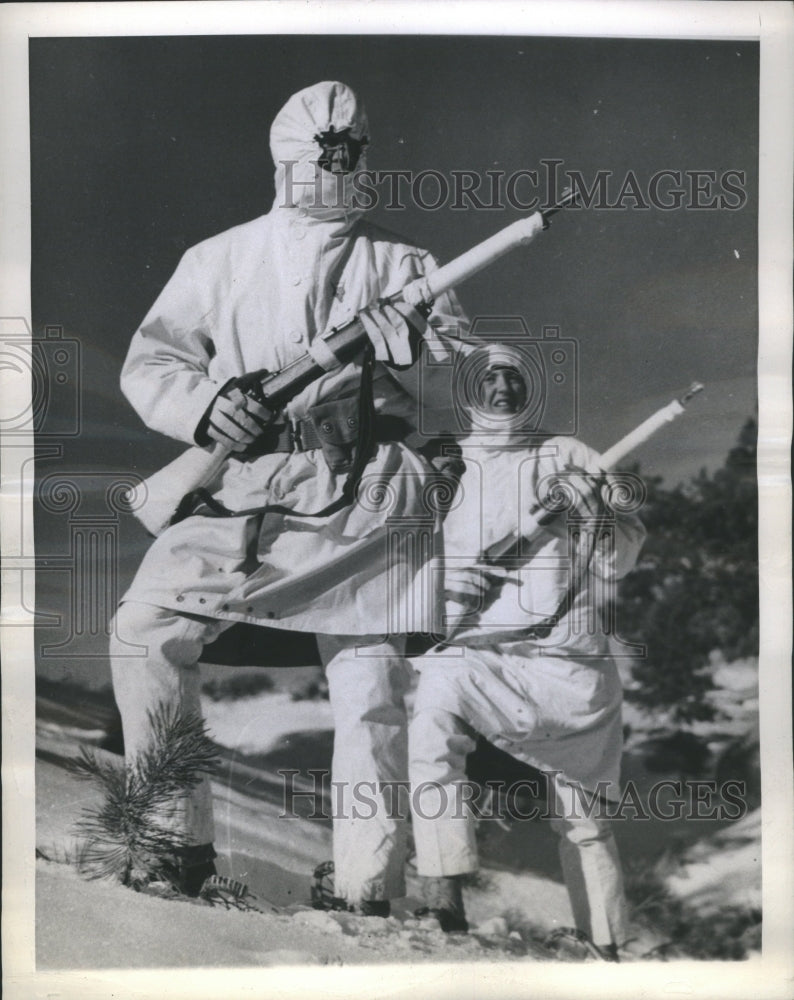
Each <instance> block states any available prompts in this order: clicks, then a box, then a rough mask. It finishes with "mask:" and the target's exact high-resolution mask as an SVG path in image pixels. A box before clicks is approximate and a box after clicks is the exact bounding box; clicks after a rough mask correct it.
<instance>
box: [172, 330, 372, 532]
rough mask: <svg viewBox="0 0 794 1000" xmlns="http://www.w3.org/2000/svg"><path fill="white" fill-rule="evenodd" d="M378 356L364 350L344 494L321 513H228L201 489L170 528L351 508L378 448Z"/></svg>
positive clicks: (266, 509) (188, 497)
mask: <svg viewBox="0 0 794 1000" xmlns="http://www.w3.org/2000/svg"><path fill="white" fill-rule="evenodd" d="M374 365H375V356H374V351H373V348H372V347H369V346H368V347H367V348H365V350H364V357H363V359H362V364H361V383H360V388H359V406H358V418H359V419H358V426H359V436H358V440H357V442H356V449H355V454H354V457H353V464H352V466H351V468H350V471H349V472H348V474H347V479H346V480H345V483H344V485H343V487H342V492H341V493H340V494H339V496H338V497H336V499H335V500H332V501H331V503H329V504H326V506H325V507H323V508H322V510H317V511H299V510H293V509H292V508H291V507H285V506H284V505H283V504H263V505H262V506H260V507H247V508H246V509H245V510H229V508H228V507H227V506H226V505H225V504H223V503H221V501H220V500H216V499H215V497H214V496H213V495H212V494H211V493H210V491H209V490H207V489H205V488H204V487H200V488H199V489H196V490H191V491H190V493H186V494H185V496H183V497H182V499H181V500H180V502H179V506H178V507H177V509H176V512H175V513H174V516H173V517H172V518H171V521H170V524H178V523H179V522H180V521H184V520H185V518H186V517H191V516H192V515H194V514H199V515H201V516H202V517H253V516H255V515H260V514H261V515H265V514H284V515H289V516H290V517H330V516H331V515H332V514H336V513H337V511H340V510H342V509H343V508H344V507H349V506H350V504H352V503H353V500H354V499H355V493H356V489H357V487H358V484H359V482H360V481H361V476H362V474H363V472H364V469H365V467H366V465H367V462H369V460H370V458H371V457H372V449H373V446H374V444H375V421H374V402H373V395H372V379H373V368H374Z"/></svg>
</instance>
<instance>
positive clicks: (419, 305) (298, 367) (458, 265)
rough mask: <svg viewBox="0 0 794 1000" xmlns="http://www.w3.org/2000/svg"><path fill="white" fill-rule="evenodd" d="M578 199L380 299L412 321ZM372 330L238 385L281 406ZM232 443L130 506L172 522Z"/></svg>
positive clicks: (341, 330)
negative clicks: (413, 315)
mask: <svg viewBox="0 0 794 1000" xmlns="http://www.w3.org/2000/svg"><path fill="white" fill-rule="evenodd" d="M574 201H575V195H574V194H572V192H570V191H566V192H564V193H563V195H562V197H561V198H560V201H559V202H557V204H555V205H553V206H552V207H551V208H548V209H546V210H545V211H542V212H535V213H534V214H533V215H531V216H529V217H528V218H526V219H519V221H518V222H514V223H512V224H511V225H509V226H506V227H505V228H504V229H502V230H500V231H499V232H498V233H495V234H494V235H493V236H491V237H489V239H487V240H484V241H483V242H482V243H478V244H477V245H476V246H474V247H472V248H471V249H470V250H467V251H466V253H464V254H461V256H460V257H456V258H455V259H454V260H452V261H450V262H449V263H448V264H446V265H444V266H443V267H440V268H439V269H438V270H436V271H434V272H433V273H432V274H429V275H426V276H424V277H421V278H417V279H416V280H415V281H412V282H410V283H409V284H408V285H406V286H405V287H404V288H403V289H401V290H400V291H398V292H396V293H395V294H394V295H392V296H390V297H389V298H388V299H386V300H381V302H379V303H378V305H382V304H383V302H384V301H385V302H388V303H390V304H391V305H394V306H395V308H396V309H397V310H398V312H400V313H401V314H402V315H403V316H404V317H405V318H406V319H407V321H408V322H409V323H410V317H411V312H412V310H417V311H422V310H424V311H425V312H426V313H427V312H429V310H430V308H431V306H432V304H433V301H434V300H435V299H436V298H437V296H439V295H441V294H442V293H443V292H446V291H449V290H450V289H451V288H454V287H455V286H456V285H459V284H461V282H463V281H466V280H467V279H468V278H470V277H472V275H474V274H476V273H477V272H478V271H481V270H482V269H483V268H485V267H488V266H489V265H490V264H493V263H494V262H495V261H496V260H498V259H499V258H500V257H502V256H504V255H505V254H506V253H508V252H509V251H510V250H513V249H515V248H516V247H518V246H526V245H527V244H528V243H531V242H532V240H533V239H534V238H535V236H537V234H538V233H539V232H541V231H542V230H544V229H548V227H549V219H550V217H551V216H552V215H554V214H555V212H558V211H559V210H560V209H562V208H567V207H568V206H569V205H572V204H573V203H574ZM367 341H368V335H367V333H366V330H365V329H364V326H363V324H362V322H361V320H360V319H359V318H358V316H353V317H352V318H351V319H349V320H348V321H347V322H346V323H344V324H342V325H340V326H338V327H334V328H333V329H331V330H330V331H329V332H328V333H326V334H325V335H324V336H322V337H318V338H317V339H316V340H315V341H314V343H313V344H312V345H311V348H310V349H309V351H307V352H306V354H303V355H302V356H301V357H299V358H296V360H295V361H291V362H290V363H289V364H288V365H285V367H284V368H282V369H281V370H280V371H277V372H273V373H270V372H267V371H264V370H263V371H260V372H253V373H250V374H248V375H245V376H243V378H242V379H241V380H239V381H238V383H237V387H238V388H241V389H242V391H245V392H248V393H250V394H251V395H252V396H253V397H254V398H255V399H256V400H258V401H259V402H260V403H262V404H263V405H264V406H266V407H267V408H268V409H269V410H272V411H273V412H276V411H278V410H280V409H281V408H282V407H284V406H285V405H286V404H287V403H288V402H289V401H290V400H291V399H293V398H294V397H295V396H297V395H298V393H300V392H302V391H303V389H305V388H306V386H308V385H310V384H311V383H312V382H314V381H315V380H316V379H318V378H319V377H320V376H321V375H323V374H324V373H325V372H327V371H331V370H332V369H334V368H337V367H339V366H341V365H344V364H346V363H347V362H349V361H351V360H352V359H353V358H354V357H355V356H356V355H357V354H358V353H359V351H360V350H361V349H362V347H363V346H364V345H365V344H366V343H367ZM230 451H231V450H230V448H229V447H227V446H226V445H223V444H219V443H216V444H214V445H213V446H212V447H209V448H198V447H196V448H190V449H188V450H187V451H186V452H185V453H184V454H182V455H180V456H179V458H177V459H175V460H174V461H173V462H171V463H169V464H168V465H167V466H165V468H163V469H161V470H160V471H159V472H156V473H155V474H154V475H152V476H149V478H148V479H146V480H144V482H143V484H142V486H141V487H140V491H141V495H138V494H137V490H134V491H132V494H133V495H132V496H130V508H131V510H132V511H133V513H134V514H135V516H136V517H137V518H138V520H139V521H140V522H141V523H142V524H143V526H144V527H145V528H146V529H147V530H148V531H149V532H151V533H152V534H153V535H159V534H160V533H161V532H162V531H164V530H165V528H167V527H168V525H169V524H170V523H171V519H172V517H173V515H174V513H175V512H176V510H177V508H178V506H179V502H180V500H181V499H182V497H183V496H184V495H185V494H186V493H189V492H191V491H192V490H195V489H198V488H199V487H201V486H204V485H205V484H206V483H208V482H210V481H211V480H212V479H213V478H214V477H215V476H216V475H217V473H218V471H219V470H220V469H221V467H222V466H223V464H224V462H226V460H227V459H228V458H229V455H230Z"/></svg>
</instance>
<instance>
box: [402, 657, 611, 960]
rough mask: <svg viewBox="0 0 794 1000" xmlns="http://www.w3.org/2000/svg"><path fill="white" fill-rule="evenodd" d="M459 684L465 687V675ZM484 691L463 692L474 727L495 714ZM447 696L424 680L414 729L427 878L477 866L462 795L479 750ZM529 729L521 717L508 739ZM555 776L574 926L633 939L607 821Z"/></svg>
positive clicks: (417, 817) (420, 851) (421, 853)
mask: <svg viewBox="0 0 794 1000" xmlns="http://www.w3.org/2000/svg"><path fill="white" fill-rule="evenodd" d="M460 683H461V684H465V678H464V677H460ZM458 686H459V687H460V685H458ZM483 688H484V686H482V687H481V686H480V685H477V684H471V685H467V686H466V689H465V692H461V693H463V694H464V695H465V703H466V710H467V712H468V711H469V710H471V719H472V722H474V723H475V725H476V724H477V722H478V721H479V719H486V718H488V715H489V713H492V711H493V703H492V701H491V698H490V694H491V693H490V692H488V691H487V689H483ZM442 693H443V688H441V687H439V686H437V685H434V686H433V688H432V691H431V689H430V685H428V686H427V688H426V690H424V691H423V687H422V682H421V680H420V686H419V691H418V693H417V699H416V705H415V709H414V715H413V718H412V721H411V724H410V727H409V747H410V757H409V775H410V782H411V807H412V817H413V835H414V840H415V844H416V865H417V870H418V872H419V874H420V875H423V876H440V875H461V874H464V873H466V872H472V871H476V870H477V868H478V855H477V843H476V840H475V822H476V821H475V816H474V813H473V810H472V808H471V805H470V804H469V802H468V801H467V793H466V792H465V791H464V786H465V783H466V755H467V754H469V753H471V751H472V750H474V748H475V746H476V740H475V731H474V729H473V728H472V727H471V726H470V725H468V724H467V723H466V722H464V720H463V719H462V718H461V717H460V716H459V715H457V714H455V712H452V711H448V710H447V709H446V708H445V707H444V704H443V700H442V698H441V697H440V695H441V694H442ZM478 717H479V718H478ZM502 721H504V720H502ZM525 727H526V715H524V717H523V718H522V717H520V716H518V715H517V716H516V717H515V718H514V720H512V724H511V725H510V726H509V730H510V734H511V739H517V738H518V737H519V734H520V733H521V731H522V728H525ZM479 728H482V727H481V726H478V729H479ZM489 735H491V734H489ZM551 774H553V775H554V777H553V780H552V781H550V782H549V784H550V785H551V786H552V787H551V788H550V789H549V794H550V796H551V795H552V794H553V796H554V799H555V802H554V805H553V807H551V808H550V809H549V815H550V820H549V822H550V824H551V827H552V829H553V830H554V831H555V833H556V834H557V835H558V837H559V852H560V861H561V863H562V870H563V876H564V878H565V885H566V887H567V890H568V896H569V899H570V902H571V908H572V910H573V916H574V921H575V923H576V926H577V928H578V929H579V930H581V931H584V932H585V934H587V935H588V936H589V937H590V939H591V941H593V942H594V943H595V944H597V945H600V946H604V945H610V944H618V945H621V944H623V943H624V942H625V941H626V940H627V938H628V920H627V913H626V901H625V895H624V891H623V876H622V871H621V865H620V859H619V857H618V852H617V845H616V844H615V839H614V837H613V835H612V831H611V830H610V828H609V825H608V821H605V820H604V819H601V818H599V817H598V816H596V815H591V816H590V817H589V818H588V817H585V816H583V815H582V812H583V810H582V808H581V800H580V798H579V793H578V791H577V789H576V788H575V787H574V786H572V785H570V784H568V783H567V782H566V781H565V780H563V779H562V778H561V777H560V775H559V772H551V773H550V776H551ZM552 789H553V791H552Z"/></svg>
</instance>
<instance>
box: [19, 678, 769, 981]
mask: <svg viewBox="0 0 794 1000" xmlns="http://www.w3.org/2000/svg"><path fill="white" fill-rule="evenodd" d="M716 669H718V670H721V671H722V674H721V675H720V676H721V678H722V683H721V686H720V693H719V694H718V696H717V699H718V701H719V700H720V699H721V707H722V708H723V709H724V708H725V707H726V706H728V707H730V706H731V705H732V706H733V709H734V710H733V711H732V712H728V713H727V714H726V715H725V718H724V720H723V729H724V728H725V726H727V729H728V732H729V734H730V735H733V734H734V733H735V732H737V726H736V725H735V722H736V719H737V718H739V717H741V722H742V725H741V726H739V727H738V728H739V729H742V730H743V731H747V729H748V721H747V720H748V719H750V721H752V720H751V718H750V717H754V711H753V710H752V708H748V702H751V700H752V691H751V690H750V689H751V688H752V686H753V684H754V673H753V670H752V664H749V665H748V664H747V663H743V664H740V665H737V666H736V667H735V668H734V669H731V668H730V667H728V666H726V665H719V667H718V668H716ZM274 676H276V678H277V685H278V686H280V687H282V688H285V690H274V691H266V692H263V693H260V694H257V695H255V696H252V697H245V698H238V699H236V700H219V701H213V700H211V699H210V698H206V699H205V704H204V708H205V711H206V716H207V719H208V722H209V726H210V729H211V731H212V733H213V735H214V737H215V739H216V741H217V742H218V743H219V744H220V746H221V747H223V748H224V749H223V761H222V766H221V768H220V770H219V772H218V774H217V776H216V778H215V780H214V782H213V791H214V797H215V814H216V824H217V839H216V847H217V849H218V851H219V852H220V860H219V870H220V872H221V873H222V874H226V875H230V876H232V877H234V878H236V879H240V880H242V881H244V882H245V883H247V884H248V886H249V888H250V890H251V892H252V893H253V895H254V897H256V905H257V906H258V908H259V910H260V911H261V912H256V911H254V912H239V911H236V910H230V911H227V910H224V909H223V908H220V907H210V906H207V905H200V904H189V903H186V902H184V901H174V900H165V899H160V898H155V897H151V896H145V895H141V894H136V893H134V892H132V891H131V890H129V889H125V888H122V887H120V886H118V885H114V884H108V883H103V882H89V881H86V880H84V879H82V878H81V877H80V876H79V875H78V874H77V872H76V870H75V868H74V867H73V866H72V865H70V864H68V863H64V862H68V861H69V860H70V859H72V858H73V857H74V854H75V850H76V847H77V843H76V839H75V823H76V821H77V820H78V819H79V816H80V814H81V811H82V809H83V807H84V806H85V805H86V804H88V803H90V802H92V801H96V797H97V795H98V793H97V791H96V790H95V789H94V788H93V787H92V786H91V785H90V784H86V783H85V782H80V781H78V780H77V779H76V778H75V777H73V776H72V775H70V774H69V773H68V771H67V769H66V766H65V764H66V760H67V759H68V758H69V757H72V756H74V755H75V753H76V752H77V750H78V748H79V746H80V745H81V744H86V743H87V744H94V745H96V744H97V743H99V742H100V741H101V740H102V739H103V737H104V735H105V732H106V728H107V715H104V716H103V714H102V711H100V710H98V709H97V705H96V703H89V702H86V703H85V704H81V703H80V702H79V699H77V700H76V701H75V702H74V703H72V704H65V703H64V701H63V698H61V699H60V700H53V699H52V698H50V699H49V700H48V699H47V698H43V699H41V701H40V705H39V722H38V733H37V737H38V738H37V754H38V759H37V774H36V783H37V835H36V843H37V847H38V849H39V851H40V858H39V860H38V862H37V928H36V946H37V961H38V966H39V968H40V969H80V968H83V969H101V968H119V967H121V968H151V967H155V966H162V967H169V966H172V967H227V966H234V967H241V966H242V967H249V966H252V967H260V966H268V965H307V964H316V963H320V964H340V963H342V964H346V965H348V964H353V965H355V964H359V963H373V962H407V963H416V962H427V961H434V962H439V961H457V960H460V959H465V960H468V961H475V960H476V961H483V962H494V961H501V962H504V961H505V960H506V959H507V960H509V961H510V962H534V961H538V960H539V959H540V958H548V957H549V956H548V954H547V953H544V952H543V951H542V949H541V948H540V946H539V944H538V942H539V940H540V939H542V937H543V935H544V934H545V933H547V932H550V931H551V930H553V929H554V928H556V927H561V926H568V925H571V924H572V922H573V920H572V915H571V911H570V906H569V904H568V899H567V894H566V892H565V888H564V886H563V884H562V881H561V876H560V872H559V868H558V863H557V859H556V849H555V847H556V845H555V842H554V837H553V835H551V834H550V833H549V832H548V831H547V830H545V829H542V828H541V827H542V824H538V823H514V824H512V826H511V827H510V828H505V827H502V826H499V825H497V824H495V823H494V824H491V825H490V826H489V827H488V829H482V830H481V832H482V834H483V836H482V854H483V871H482V877H481V878H480V879H479V881H478V882H477V883H476V884H475V885H472V886H471V887H469V888H467V890H466V900H467V910H468V913H469V916H470V920H471V923H472V925H473V927H474V930H475V933H472V934H471V935H469V936H466V937H464V936H445V935H443V934H442V933H441V932H440V931H439V930H437V929H436V928H435V927H433V926H432V925H430V926H428V925H427V924H426V923H423V924H420V923H417V922H416V921H415V920H414V919H413V917H412V914H413V910H414V908H415V907H416V906H418V905H419V899H418V893H417V883H416V878H415V877H414V876H413V875H412V873H411V872H410V871H409V893H410V894H409V896H408V897H407V898H406V899H404V900H400V901H397V902H396V903H395V904H394V909H393V914H394V915H393V916H392V917H391V918H389V919H388V920H383V919H378V918H361V917H358V916H354V915H350V914H329V913H324V912H319V911H313V910H311V909H310V908H309V907H308V906H307V905H305V904H308V902H309V896H310V884H311V881H312V878H311V876H312V871H313V869H314V867H315V866H316V865H317V864H318V863H319V862H322V861H324V860H326V859H328V858H330V856H331V828H330V822H329V821H328V820H310V819H308V818H284V817H283V788H282V779H281V776H280V775H279V773H278V772H279V769H281V768H284V767H289V768H298V769H300V770H301V771H302V772H303V773H304V774H305V772H306V771H307V770H308V769H309V768H323V767H328V766H329V765H330V752H331V745H332V734H331V718H330V710H329V706H328V703H327V702H326V701H323V700H294V699H293V697H292V696H291V694H290V693H289V690H287V689H288V688H289V687H290V683H288V681H289V679H290V676H291V675H288V674H286V673H284V674H282V675H281V676H280V678H279V675H278V674H274ZM75 690H76V689H74V688H72V689H64V692H67V693H71V695H72V696H73V695H74V693H75ZM628 715H629V717H630V722H631V725H632V736H631V738H630V740H629V752H628V754H627V758H626V765H627V773H628V774H629V775H630V776H632V777H634V778H635V780H638V781H639V782H640V783H645V784H646V786H647V783H648V782H652V781H654V780H658V779H659V778H660V777H662V776H663V775H662V774H661V773H659V771H658V770H654V769H648V767H646V765H645V763H644V758H643V757H642V754H641V752H640V751H641V749H642V745H643V743H642V733H643V728H642V727H643V725H646V726H647V727H648V728H650V722H649V721H648V720H646V722H643V717H642V714H641V713H637V712H635V711H632V710H631V709H629V711H628ZM653 722H654V725H655V726H656V725H657V724H658V719H656V720H653ZM720 732H721V730H720V729H719V725H718V724H716V723H715V724H714V727H713V731H711V732H709V733H707V734H704V735H705V737H706V738H708V739H709V740H711V742H712V743H713V745H714V747H715V748H719V747H721V746H722V745H723V744H724V743H725V739H723V738H722V737H721V736H720ZM680 771H681V768H680V762H679V763H676V764H675V766H673V767H672V768H671V769H670V770H669V771H668V774H672V775H673V776H675V777H680V776H681V774H680ZM307 787H308V786H307ZM616 826H617V827H618V829H617V831H616V832H617V836H618V839H619V843H620V847H621V852H622V853H623V855H624V857H625V858H626V860H627V863H628V864H630V865H637V864H639V865H645V866H650V867H652V866H654V865H657V862H658V861H659V858H660V854H661V853H662V852H663V851H664V849H665V847H666V846H669V845H671V844H673V843H674V842H682V843H683V848H682V849H681V850H679V852H678V854H677V858H676V863H675V864H670V865H668V866H667V869H666V870H665V878H666V884H667V887H668V889H669V890H670V891H671V892H672V893H673V894H674V895H675V896H677V897H679V898H681V899H684V900H686V901H687V902H689V903H691V904H692V905H693V906H695V907H697V909H698V910H699V911H701V912H703V913H704V914H708V913H709V912H715V910H716V911H718V910H720V908H722V907H725V906H736V907H746V908H759V907H760V853H759V845H760V821H759V813H758V811H755V812H751V813H749V814H748V815H747V816H746V817H745V818H744V819H743V820H742V821H740V822H738V823H734V824H725V823H723V824H716V825H715V824H712V825H711V826H709V824H707V823H703V824H695V823H692V822H687V821H686V820H682V821H681V822H678V823H675V822H673V823H668V824H665V823H663V822H661V823H660V822H653V823H650V824H648V823H631V822H627V823H622V824H616ZM284 907H289V908H290V909H289V910H288V911H287V912H284Z"/></svg>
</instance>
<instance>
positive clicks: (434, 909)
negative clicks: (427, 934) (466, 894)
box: [422, 875, 469, 934]
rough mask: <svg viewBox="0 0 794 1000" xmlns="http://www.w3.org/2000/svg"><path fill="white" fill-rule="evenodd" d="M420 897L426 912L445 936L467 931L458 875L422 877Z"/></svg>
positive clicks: (467, 924)
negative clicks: (434, 919) (433, 918)
mask: <svg viewBox="0 0 794 1000" xmlns="http://www.w3.org/2000/svg"><path fill="white" fill-rule="evenodd" d="M422 896H423V898H424V901H425V903H426V904H427V911H428V912H429V913H430V914H431V916H433V917H435V918H436V920H437V921H438V923H439V925H440V927H441V930H442V931H444V933H445V934H449V933H451V932H453V931H460V932H462V933H464V934H465V933H466V932H467V931H468V929H469V922H468V920H466V911H465V909H464V907H463V890H462V886H461V878H460V875H440V876H425V877H423V878H422Z"/></svg>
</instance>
